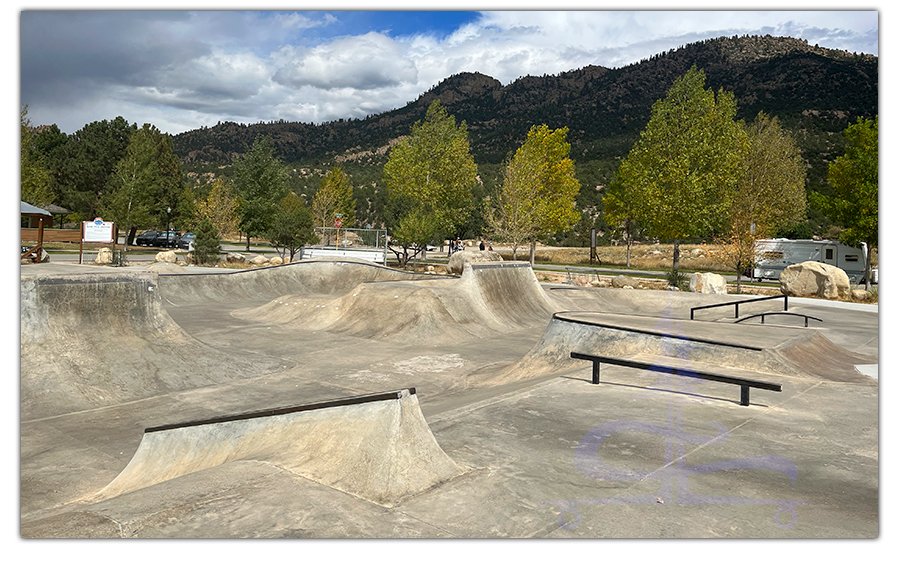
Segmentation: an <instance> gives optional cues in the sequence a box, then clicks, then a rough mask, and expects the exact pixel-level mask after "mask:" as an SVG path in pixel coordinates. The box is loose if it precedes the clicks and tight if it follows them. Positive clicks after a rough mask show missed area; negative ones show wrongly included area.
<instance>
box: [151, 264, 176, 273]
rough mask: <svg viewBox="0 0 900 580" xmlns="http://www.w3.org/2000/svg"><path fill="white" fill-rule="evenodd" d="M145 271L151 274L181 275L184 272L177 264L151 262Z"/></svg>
mask: <svg viewBox="0 0 900 580" xmlns="http://www.w3.org/2000/svg"><path fill="white" fill-rule="evenodd" d="M147 269H148V270H150V271H151V272H159V273H160V274H181V273H183V272H184V270H182V269H181V266H179V265H178V264H173V263H171V262H153V263H152V264H150V265H149V266H147Z"/></svg>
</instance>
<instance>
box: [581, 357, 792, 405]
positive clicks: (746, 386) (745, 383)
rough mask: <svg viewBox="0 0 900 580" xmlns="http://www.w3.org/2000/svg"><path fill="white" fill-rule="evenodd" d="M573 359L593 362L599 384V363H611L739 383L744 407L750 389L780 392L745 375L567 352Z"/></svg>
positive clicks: (748, 400) (748, 403) (770, 385)
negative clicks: (729, 374) (738, 375)
mask: <svg viewBox="0 0 900 580" xmlns="http://www.w3.org/2000/svg"><path fill="white" fill-rule="evenodd" d="M569 356H571V357H572V358H574V359H579V360H587V361H591V363H592V364H593V374H592V376H591V383H593V384H595V385H599V384H600V363H604V364H613V365H617V366H623V367H630V368H633V369H640V370H647V371H654V372H658V373H667V374H672V375H679V376H684V377H691V378H696V379H703V380H705V381H716V382H719V383H730V384H734V385H739V386H740V387H741V405H742V406H744V407H749V406H750V389H751V388H754V389H765V390H767V391H777V392H781V385H779V384H777V383H769V382H766V381H760V380H756V379H749V378H746V377H735V376H728V375H720V374H717V373H709V372H705V371H695V370H691V369H684V368H679V367H673V366H668V365H661V364H657V363H646V362H641V361H636V360H628V359H621V358H613V357H608V356H599V355H593V354H584V353H580V352H572V353H570V354H569Z"/></svg>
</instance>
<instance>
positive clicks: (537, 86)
mask: <svg viewBox="0 0 900 580" xmlns="http://www.w3.org/2000/svg"><path fill="white" fill-rule="evenodd" d="M692 65H696V66H697V67H698V68H700V69H702V70H703V71H704V72H705V73H706V78H707V86H708V87H710V88H714V89H717V90H718V89H719V88H723V89H725V90H727V91H730V92H732V93H733V94H734V95H735V97H736V99H737V102H738V107H739V109H738V115H739V117H740V118H742V119H745V120H747V121H751V120H752V119H753V118H754V117H755V116H756V115H757V113H758V112H760V111H765V112H766V113H768V114H769V115H770V116H777V117H778V118H779V119H780V121H781V123H782V125H783V126H784V127H786V128H788V129H790V130H792V131H793V132H794V135H795V137H796V138H797V140H798V144H799V145H800V147H801V150H802V151H803V153H804V156H805V157H806V159H807V162H808V163H809V165H810V182H811V186H816V187H818V186H819V185H821V184H822V183H823V182H824V176H825V168H826V167H827V163H828V161H830V160H831V159H833V158H834V156H835V155H840V154H841V153H842V148H843V145H842V142H843V141H842V136H841V131H843V129H845V128H846V127H847V125H848V124H849V123H850V122H853V121H855V120H856V118H857V117H866V118H873V117H874V116H875V115H877V113H878V59H877V57H875V56H872V55H865V54H854V53H848V52H845V51H839V50H831V49H825V48H820V47H819V46H810V45H809V44H808V43H806V42H805V41H802V40H797V39H794V38H780V37H772V36H764V37H763V36H743V37H723V38H717V39H713V40H707V41H702V42H697V43H693V44H688V45H685V46H682V47H679V48H677V49H672V50H669V51H667V52H665V53H662V54H658V55H656V56H653V57H651V58H647V59H645V60H643V61H641V62H639V63H635V64H632V65H629V66H626V67H622V68H617V69H610V68H605V67H602V66H587V67H585V68H581V69H577V70H573V71H569V72H563V73H560V74H557V75H544V76H540V77H536V76H526V77H522V78H519V79H517V80H516V81H514V82H512V83H510V84H508V85H506V86H504V85H502V84H501V83H500V82H499V81H497V80H495V79H493V78H490V77H488V76H485V75H483V74H480V73H477V72H471V73H468V72H467V73H460V74H457V75H454V76H452V77H449V78H447V79H445V80H444V81H442V82H441V83H440V84H438V85H437V86H435V87H433V88H432V89H431V90H429V91H428V92H426V93H424V94H423V95H421V96H420V97H419V98H418V99H416V100H415V101H413V102H410V103H408V104H407V105H406V106H404V107H401V108H399V109H395V110H393V111H388V112H385V113H382V114H379V115H373V116H370V117H368V118H366V119H355V120H339V121H333V122H329V123H322V124H314V123H299V122H287V121H278V122H266V123H257V124H252V125H242V124H237V123H232V122H225V123H219V124H218V125H216V126H214V127H208V128H201V129H197V130H193V131H188V132H186V133H181V134H179V135H175V136H174V137H173V139H174V143H175V152H176V154H177V155H178V156H179V157H180V158H181V159H182V161H183V162H184V163H185V164H186V165H187V166H188V167H197V168H200V167H203V166H207V167H209V166H212V165H217V166H222V165H228V164H230V163H231V161H232V160H233V159H234V158H235V156H236V155H240V154H242V153H243V152H244V151H246V150H247V149H249V147H250V146H251V145H252V143H253V141H254V139H255V138H256V137H257V136H259V135H269V136H270V137H271V139H272V142H273V145H274V146H275V149H276V152H277V154H278V155H279V156H280V158H281V159H282V160H283V161H284V162H286V163H289V164H299V165H305V164H309V165H311V164H323V163H325V164H333V163H335V162H346V161H348V160H349V161H352V160H359V159H363V158H365V159H368V160H369V162H370V163H371V162H375V163H378V161H377V160H378V159H381V162H382V163H383V158H384V154H385V153H386V152H387V151H388V149H389V146H390V145H391V143H392V142H394V140H396V139H397V138H398V137H401V136H402V135H405V134H408V132H409V129H410V127H411V125H412V124H413V123H415V122H416V121H418V120H420V119H422V118H423V117H424V115H425V111H426V109H427V106H428V104H429V103H430V102H431V101H432V100H433V99H435V98H439V99H440V100H441V103H442V104H443V105H444V106H445V107H446V108H447V110H448V112H449V113H450V114H452V115H455V117H456V119H457V121H460V120H465V122H466V124H467V126H468V129H469V138H470V142H471V147H472V152H473V155H474V156H475V160H476V162H477V163H478V164H479V165H483V164H487V165H490V164H500V163H502V162H503V161H504V159H506V158H507V156H508V155H509V154H510V153H511V152H513V151H515V149H516V148H518V146H519V145H520V144H521V143H522V142H523V141H524V138H525V135H526V134H527V132H528V129H529V128H530V127H531V126H532V125H535V124H547V125H548V126H550V128H557V127H561V126H567V127H569V142H570V143H571V144H572V150H571V156H572V158H573V159H574V160H575V161H576V165H577V164H579V163H581V164H585V163H587V164H591V163H594V164H602V165H604V166H605V167H606V170H605V172H604V175H606V176H607V177H608V175H609V167H612V166H614V165H615V163H616V159H617V158H621V157H622V156H624V155H626V154H627V153H628V151H629V150H630V149H631V147H632V145H633V144H634V142H635V140H636V139H637V137H638V135H639V133H640V131H641V129H643V127H644V126H645V125H646V123H647V121H648V120H649V118H650V109H651V106H652V105H653V103H654V102H655V101H657V100H659V99H660V98H662V97H664V96H665V94H666V92H667V91H668V89H669V87H671V85H672V83H673V82H674V81H675V79H676V78H678V77H679V76H681V75H683V74H684V73H685V72H687V71H688V70H689V69H690V67H691V66H692ZM603 179H605V178H604V177H597V180H598V181H602V180H603ZM602 186H603V184H601V183H597V184H596V189H598V190H599V189H601V188H602Z"/></svg>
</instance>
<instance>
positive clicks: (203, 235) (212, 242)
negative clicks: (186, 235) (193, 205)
mask: <svg viewBox="0 0 900 580" xmlns="http://www.w3.org/2000/svg"><path fill="white" fill-rule="evenodd" d="M195 233H196V234H197V237H196V238H194V252H193V260H194V262H196V263H197V264H213V263H215V262H218V261H219V251H220V250H221V249H220V247H219V232H218V231H217V230H216V227H215V226H214V225H213V224H212V222H211V221H209V220H208V219H204V220H203V221H202V222H200V225H199V226H198V227H197V231H196V232H195Z"/></svg>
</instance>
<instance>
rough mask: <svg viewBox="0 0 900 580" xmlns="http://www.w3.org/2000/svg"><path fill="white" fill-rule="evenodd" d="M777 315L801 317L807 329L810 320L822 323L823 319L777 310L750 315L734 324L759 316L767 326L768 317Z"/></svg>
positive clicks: (761, 321) (761, 322)
mask: <svg viewBox="0 0 900 580" xmlns="http://www.w3.org/2000/svg"><path fill="white" fill-rule="evenodd" d="M775 315H779V316H799V317H801V318H803V326H805V327H807V328H808V327H809V321H810V319H812V320H818V321H819V322H822V319H821V318H816V317H815V316H810V315H809V314H800V313H799V312H782V311H780V310H776V311H774V312H760V313H759V314H748V315H747V316H745V317H743V318H738V319H737V320H735V321H734V322H735V324H737V323H738V322H743V321H745V320H750V319H751V318H756V317H757V316H759V317H760V324H765V323H766V316H775Z"/></svg>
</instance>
